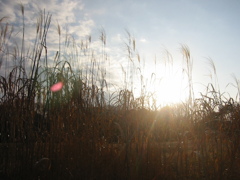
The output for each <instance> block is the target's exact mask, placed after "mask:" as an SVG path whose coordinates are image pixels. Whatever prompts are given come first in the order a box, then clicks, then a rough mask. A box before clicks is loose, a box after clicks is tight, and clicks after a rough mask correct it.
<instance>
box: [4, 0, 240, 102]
mask: <svg viewBox="0 0 240 180" xmlns="http://www.w3.org/2000/svg"><path fill="white" fill-rule="evenodd" d="M20 2H21V3H22V4H23V5H24V8H25V24H26V26H27V27H26V28H27V32H28V35H27V36H26V38H29V39H31V38H33V37H35V36H34V32H35V28H36V26H34V23H36V19H37V16H38V13H39V11H40V10H43V9H45V11H46V12H49V13H50V14H52V22H51V27H50V30H49V36H48V41H49V42H50V43H49V44H50V45H52V47H51V50H52V51H56V48H57V47H58V46H57V45H55V44H54V43H57V42H58V35H57V33H56V30H57V25H58V24H59V25H60V26H61V28H62V29H63V30H64V31H67V32H68V34H72V35H73V36H74V38H75V39H76V40H78V39H82V38H83V39H84V38H85V37H86V36H88V35H91V36H92V39H93V42H94V43H93V45H92V46H93V48H95V49H97V48H99V46H100V47H101V43H100V42H99V41H98V40H99V34H100V32H101V30H103V29H104V31H105V32H106V37H107V39H106V48H105V51H106V53H107V54H108V56H109V59H111V61H112V65H111V68H110V69H109V71H111V72H109V73H111V80H112V81H113V83H116V84H121V83H123V78H122V77H121V78H119V77H120V76H121V75H122V73H121V66H124V65H126V64H127V58H126V57H127V51H126V47H125V44H124V43H126V42H127V36H128V34H127V32H129V33H130V34H131V37H133V38H134V40H135V42H136V49H137V53H139V56H140V57H141V63H139V66H138V67H141V68H142V69H141V70H142V71H141V72H142V73H143V74H144V77H145V81H144V82H145V88H147V89H148V90H149V91H154V92H155V91H158V93H157V95H158V96H159V101H162V102H164V103H165V104H167V103H172V102H175V101H181V100H184V98H186V97H187V95H186V94H187V92H188V90H187V84H186V82H187V79H186V76H184V75H183V67H184V65H183V62H184V60H183V56H182V54H181V45H186V46H188V47H189V49H190V53H191V60H192V62H193V70H192V71H193V75H192V79H193V80H192V81H193V86H194V94H195V96H196V97H198V96H199V91H200V92H202V91H204V90H205V88H206V85H207V84H208V83H213V82H215V80H214V77H213V76H212V79H211V76H210V75H211V74H212V75H213V68H212V67H211V65H210V63H209V59H211V60H212V61H213V62H214V64H215V67H216V72H217V78H218V83H219V86H220V90H221V92H227V93H229V94H230V96H231V97H233V98H234V99H235V97H236V95H237V89H236V88H235V87H233V86H231V85H229V86H227V85H228V84H229V83H234V78H233V77H232V76H233V74H234V75H235V76H236V78H237V79H239V77H240V51H239V47H240V36H239V32H240V22H239V17H240V11H239V9H240V1H239V0H211V1H209V0H168V1H166V0H148V1H144V0H104V1H100V0H82V1H80V0H42V1H39V0H38V1H35V0H32V1H30V0H22V1H19V0H16V1H15V0H12V1H8V0H1V1H0V17H3V16H7V17H8V22H9V23H11V24H13V25H15V26H16V28H15V34H14V35H15V36H16V38H17V36H18V33H17V32H20V30H18V28H19V29H21V9H20V6H19V3H20ZM64 31H63V32H64ZM96 51H97V50H96ZM99 51H100V50H99ZM167 52H169V54H171V56H168V57H172V60H170V61H172V63H173V65H166V64H165V62H166V58H167V54H168V53H167ZM136 64H137V63H136ZM155 64H156V65H155ZM118 71H119V72H118ZM153 73H154V74H156V76H157V77H158V78H156V79H158V80H156V81H154V83H155V84H154V83H153V82H151V76H152V74H153ZM119 79H121V80H119ZM133 81H134V82H135V81H136V82H137V83H136V85H134V91H136V94H139V92H140V89H141V88H139V85H140V84H139V77H133ZM150 84H151V85H150ZM153 84H154V85H153ZM159 84H160V86H158V85H159Z"/></svg>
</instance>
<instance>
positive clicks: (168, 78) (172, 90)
mask: <svg viewBox="0 0 240 180" xmlns="http://www.w3.org/2000/svg"><path fill="white" fill-rule="evenodd" d="M148 92H151V93H153V94H154V98H155V100H156V104H157V105H158V106H166V105H172V104H177V103H181V102H184V101H186V99H187V98H188V85H187V79H186V78H184V76H183V75H182V73H175V74H170V75H169V74H168V75H165V76H162V78H161V80H160V81H159V82H156V83H155V84H154V85H152V86H149V87H148Z"/></svg>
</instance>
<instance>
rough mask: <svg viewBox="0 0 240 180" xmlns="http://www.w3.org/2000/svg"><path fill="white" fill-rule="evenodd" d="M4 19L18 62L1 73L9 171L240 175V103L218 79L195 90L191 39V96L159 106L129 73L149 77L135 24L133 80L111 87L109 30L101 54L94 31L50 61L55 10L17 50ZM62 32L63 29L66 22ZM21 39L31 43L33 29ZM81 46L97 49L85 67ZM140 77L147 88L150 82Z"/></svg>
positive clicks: (0, 43)
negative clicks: (28, 48) (78, 65)
mask: <svg viewBox="0 0 240 180" xmlns="http://www.w3.org/2000/svg"><path fill="white" fill-rule="evenodd" d="M22 13H23V15H24V8H23V7H22ZM44 18H45V19H44ZM4 20H5V19H4V18H2V19H1V20H0V23H1V39H0V57H1V61H0V62H1V64H2V63H3V62H6V61H8V60H9V56H11V57H14V58H15V62H16V64H15V66H14V68H13V69H11V71H10V72H8V71H6V73H5V74H6V76H1V77H0V95H1V99H0V103H1V104H0V154H1V157H0V178H1V176H2V177H3V176H5V177H6V176H8V177H10V178H12V179H238V178H239V177H240V174H239V172H240V171H239V170H240V154H239V149H240V147H239V138H238V137H239V132H240V131H239V130H240V126H239V125H240V123H239V121H240V119H239V117H240V116H239V114H240V107H239V104H238V102H235V101H234V100H233V99H232V98H229V99H226V98H224V97H223V95H222V94H221V93H220V92H219V90H218V91H216V90H215V86H214V85H212V84H210V85H208V86H207V91H206V93H205V94H202V97H201V98H199V99H194V94H193V87H192V59H191V56H190V51H189V49H188V47H187V46H182V52H183V55H184V58H185V62H186V63H185V67H184V68H185V71H186V74H187V77H188V82H189V101H188V102H186V103H182V104H178V105H173V106H168V107H164V108H161V109H158V108H157V107H156V106H151V105H150V106H149V104H150V102H154V96H153V95H151V94H147V93H146V92H145V89H144V88H142V92H141V96H140V98H135V97H134V94H133V91H132V88H133V86H132V81H133V79H132V78H128V76H127V74H128V75H129V74H130V77H133V76H134V75H139V76H141V79H142V74H141V71H142V70H141V69H140V68H139V67H138V64H137V63H140V61H141V59H140V56H139V54H138V53H136V44H135V39H134V38H132V37H131V35H130V33H127V34H128V38H129V41H128V43H126V47H127V54H128V58H129V66H128V69H124V68H123V74H124V75H125V78H124V83H125V84H124V87H125V88H124V89H119V90H116V92H113V93H111V92H110V91H109V90H108V89H109V85H110V84H111V82H107V80H106V72H107V67H108V65H107V63H103V62H102V61H105V60H106V54H105V51H104V48H105V46H106V34H105V32H104V31H102V33H101V36H100V40H101V42H102V54H101V56H100V59H96V58H94V55H93V53H92V52H91V49H88V47H90V44H91V37H90V36H89V37H88V38H87V39H86V40H84V41H81V45H80V46H77V45H76V44H75V41H74V40H70V38H66V46H67V47H70V45H69V44H72V45H71V48H72V54H70V55H69V56H67V55H66V56H67V57H66V59H67V58H69V60H65V59H64V56H63V54H62V49H63V48H62V47H60V45H59V51H58V52H57V53H56V56H55V59H54V64H53V66H50V64H51V63H49V59H48V52H47V47H46V42H47V32H48V28H49V25H50V22H51V16H50V15H44V14H42V16H40V18H39V19H38V24H37V34H36V41H35V44H34V48H33V50H32V52H31V53H30V52H28V53H27V54H24V52H25V51H24V46H23V45H22V49H21V50H20V51H21V52H15V53H12V52H10V51H8V43H7V41H8V40H9V38H10V35H11V28H10V27H9V25H8V24H5V23H4ZM23 23H24V22H23ZM58 34H59V36H61V29H60V26H58ZM59 38H60V37H59ZM22 40H23V42H22V44H24V33H23V39H22ZM67 47H66V48H67ZM77 47H80V49H77ZM13 49H14V48H13ZM74 52H76V53H77V54H83V55H85V56H84V57H86V58H89V59H88V60H89V61H88V62H89V64H88V65H86V66H85V67H86V69H78V70H77V71H76V70H75V69H73V68H72V67H73V64H74V60H75V58H76V60H77V61H81V59H77V58H79V56H77V55H76V54H74ZM23 57H29V59H27V58H25V59H24V58H23ZM134 58H136V59H137V62H135V61H134ZM30 59H31V62H32V63H31V66H30V69H27V68H26V67H25V66H24V61H27V60H30ZM18 60H19V61H18ZM211 62H212V61H211ZM102 65H103V66H102ZM213 67H215V66H213ZM133 69H136V71H135V70H133ZM136 72H140V74H138V73H136ZM214 72H216V70H215V69H214ZM134 73H135V74H134ZM152 78H154V72H153V74H152ZM235 80H236V82H238V81H237V79H236V78H235ZM59 81H61V82H63V83H64V87H63V89H62V90H61V91H58V92H55V93H53V92H51V91H50V90H49V89H50V85H52V84H54V83H56V82H59ZM152 81H153V82H154V79H152ZM141 83H142V84H141V87H143V86H144V82H143V81H141ZM109 94H110V95H109ZM107 95H109V98H106V97H107ZM152 99H153V101H152ZM151 107H152V108H151ZM36 162H37V165H36ZM41 163H42V164H41ZM44 163H46V164H47V165H46V168H45V169H44V167H45V166H44ZM36 166H37V167H41V170H42V169H44V172H43V171H41V172H40V170H38V169H39V168H36ZM42 167H43V168H42ZM39 172H40V173H39Z"/></svg>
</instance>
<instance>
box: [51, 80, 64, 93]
mask: <svg viewBox="0 0 240 180" xmlns="http://www.w3.org/2000/svg"><path fill="white" fill-rule="evenodd" d="M62 87H63V82H58V83H56V84H54V85H52V86H51V88H50V90H51V91H52V92H57V91H60V90H61V89H62Z"/></svg>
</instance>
